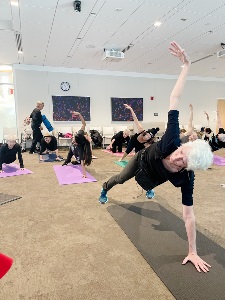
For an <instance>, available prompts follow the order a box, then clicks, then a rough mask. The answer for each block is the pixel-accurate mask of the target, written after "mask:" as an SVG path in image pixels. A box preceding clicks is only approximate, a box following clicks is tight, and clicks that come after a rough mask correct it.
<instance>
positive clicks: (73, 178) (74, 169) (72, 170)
mask: <svg viewBox="0 0 225 300" xmlns="http://www.w3.org/2000/svg"><path fill="white" fill-rule="evenodd" d="M53 168H54V171H55V174H56V177H57V179H58V182H59V184H60V185H63V184H75V183H85V182H95V181H97V180H96V179H95V178H94V177H93V176H91V175H90V174H89V173H88V172H86V174H87V178H83V177H82V176H83V172H82V167H81V166H78V165H76V166H73V165H72V166H57V165H55V166H53Z"/></svg>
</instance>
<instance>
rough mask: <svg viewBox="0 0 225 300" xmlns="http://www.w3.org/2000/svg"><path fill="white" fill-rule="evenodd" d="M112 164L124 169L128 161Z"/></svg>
mask: <svg viewBox="0 0 225 300" xmlns="http://www.w3.org/2000/svg"><path fill="white" fill-rule="evenodd" d="M114 163H115V164H116V165H119V166H120V167H122V168H125V167H126V165H127V164H128V160H122V161H114Z"/></svg>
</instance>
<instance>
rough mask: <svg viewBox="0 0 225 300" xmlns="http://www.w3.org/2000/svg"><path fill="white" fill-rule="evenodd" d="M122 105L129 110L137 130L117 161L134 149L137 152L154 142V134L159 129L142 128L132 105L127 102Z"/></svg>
mask: <svg viewBox="0 0 225 300" xmlns="http://www.w3.org/2000/svg"><path fill="white" fill-rule="evenodd" d="M124 106H125V107H126V108H127V109H129V110H130V112H131V114H132V117H133V120H134V123H135V125H136V126H137V130H138V132H137V133H135V134H134V135H133V136H132V137H131V138H130V141H129V143H128V145H127V149H126V151H125V152H124V154H123V156H122V157H121V158H120V159H119V161H123V160H124V158H125V157H126V156H127V155H128V154H129V153H130V152H131V151H132V150H133V149H134V150H135V152H136V153H137V152H138V151H140V150H142V149H144V148H145V147H148V146H150V145H151V144H153V143H154V140H155V134H156V133H157V132H158V131H159V128H158V127H157V128H152V129H149V130H147V131H145V130H144V128H143V127H142V125H141V124H140V122H139V121H138V118H137V116H136V114H135V112H134V111H133V109H132V107H131V106H129V105H128V104H124Z"/></svg>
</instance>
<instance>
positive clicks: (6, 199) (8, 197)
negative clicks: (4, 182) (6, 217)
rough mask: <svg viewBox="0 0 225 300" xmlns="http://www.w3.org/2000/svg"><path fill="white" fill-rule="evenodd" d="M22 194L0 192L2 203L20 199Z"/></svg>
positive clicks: (0, 202) (0, 203)
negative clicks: (14, 194)
mask: <svg viewBox="0 0 225 300" xmlns="http://www.w3.org/2000/svg"><path fill="white" fill-rule="evenodd" d="M20 198H21V197H20V196H13V195H7V194H2V193H0V205H3V204H6V203H8V202H12V201H14V200H17V199H20Z"/></svg>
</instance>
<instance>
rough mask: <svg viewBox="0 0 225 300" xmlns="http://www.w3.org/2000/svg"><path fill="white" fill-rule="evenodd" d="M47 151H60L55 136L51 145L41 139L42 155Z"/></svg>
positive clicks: (52, 137)
mask: <svg viewBox="0 0 225 300" xmlns="http://www.w3.org/2000/svg"><path fill="white" fill-rule="evenodd" d="M46 149H48V150H49V151H55V150H56V149H58V146H57V139H56V137H55V136H51V141H50V143H46V141H45V139H44V138H42V139H41V151H40V154H42V153H43V152H45V150H46Z"/></svg>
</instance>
